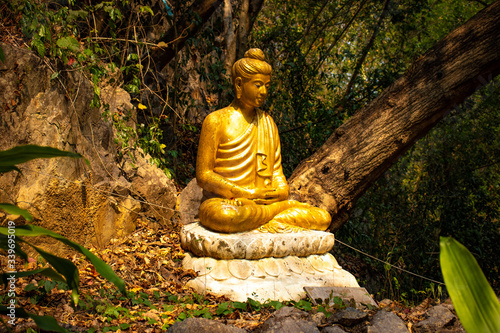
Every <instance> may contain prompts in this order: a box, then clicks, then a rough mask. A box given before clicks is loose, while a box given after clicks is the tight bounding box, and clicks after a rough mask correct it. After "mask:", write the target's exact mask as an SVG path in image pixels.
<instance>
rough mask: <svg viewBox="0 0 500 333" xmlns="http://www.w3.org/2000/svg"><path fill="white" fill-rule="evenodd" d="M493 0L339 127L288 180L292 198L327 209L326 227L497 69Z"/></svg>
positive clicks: (498, 10) (497, 6)
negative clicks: (328, 218)
mask: <svg viewBox="0 0 500 333" xmlns="http://www.w3.org/2000/svg"><path fill="white" fill-rule="evenodd" d="M499 31H500V1H497V2H495V3H493V4H491V5H490V6H489V7H487V8H485V9H484V10H482V11H481V12H479V13H478V14H476V15H475V16H474V17H473V18H471V19H470V20H469V21H468V22H467V23H465V24H464V25H462V26H460V27H459V28H457V29H456V30H454V31H453V32H451V33H450V34H448V35H447V36H446V37H445V38H443V39H442V40H441V41H439V42H438V43H437V44H436V45H435V46H434V47H433V48H431V49H430V50H429V51H427V52H426V53H425V54H424V55H423V56H422V57H420V59H418V60H417V61H416V62H415V63H414V64H413V65H412V66H411V67H410V68H409V69H408V70H407V71H406V73H405V74H404V75H403V76H402V77H401V78H400V79H398V80H397V81H396V82H394V83H393V84H392V85H391V86H389V87H388V88H387V89H385V90H384V91H383V93H382V94H381V95H380V96H379V97H377V98H376V99H375V100H373V101H372V102H371V103H370V104H368V105H367V106H366V107H365V108H363V109H362V110H360V111H358V112H357V113H356V114H355V115H354V116H353V117H352V118H351V119H350V120H349V121H348V122H346V123H345V124H344V125H342V126H341V127H339V128H338V129H337V130H336V131H335V132H334V133H333V134H332V135H331V136H330V138H329V139H328V140H327V141H326V143H325V144H324V145H323V146H322V147H321V148H320V149H319V150H318V151H317V152H316V153H315V154H313V155H312V156H311V157H310V158H308V159H306V160H304V161H302V162H301V163H300V164H299V166H298V167H297V168H296V169H295V171H294V173H293V175H292V176H291V177H290V179H289V183H290V190H291V193H292V194H291V198H292V199H296V200H300V201H304V202H309V203H311V204H313V205H316V206H319V207H322V208H325V209H327V210H328V211H329V212H330V213H331V214H332V224H331V226H330V230H331V231H335V230H338V229H339V228H340V227H341V226H342V225H343V224H344V223H345V222H346V221H347V219H348V218H349V214H350V212H351V211H352V209H353V207H354V204H355V202H356V200H357V199H358V198H359V197H360V196H361V195H362V194H363V193H364V192H365V191H366V189H368V187H369V186H370V185H371V184H372V183H373V182H374V181H375V180H376V179H377V178H379V177H380V176H382V174H383V173H384V172H385V171H386V170H387V169H389V167H391V166H392V165H393V164H394V162H395V161H396V160H397V159H398V158H399V157H400V156H401V155H402V154H403V153H404V152H405V151H406V150H407V149H408V148H410V147H411V146H412V145H413V144H414V143H415V142H416V141H417V140H418V139H419V138H421V137H422V136H424V135H425V134H426V133H427V132H428V131H429V130H430V129H431V128H432V127H433V126H434V125H436V123H437V122H438V121H439V120H441V119H442V118H443V117H444V116H445V115H446V114H447V113H448V112H449V111H450V110H451V109H453V108H455V107H456V106H458V104H459V103H461V102H462V101H464V100H465V98H467V97H468V96H470V95H471V94H472V93H473V92H474V91H475V90H477V89H478V88H479V87H481V86H483V85H485V84H486V83H487V82H489V81H490V80H492V79H493V78H494V77H495V76H496V75H498V74H499V73H500V34H499V33H498V32H499Z"/></svg>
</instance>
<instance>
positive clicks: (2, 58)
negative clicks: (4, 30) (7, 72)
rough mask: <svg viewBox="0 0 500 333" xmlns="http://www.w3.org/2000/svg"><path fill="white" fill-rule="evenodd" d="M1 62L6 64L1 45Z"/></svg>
mask: <svg viewBox="0 0 500 333" xmlns="http://www.w3.org/2000/svg"><path fill="white" fill-rule="evenodd" d="M0 60H1V61H2V62H5V53H3V49H2V46H1V45H0Z"/></svg>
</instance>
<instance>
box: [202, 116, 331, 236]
mask: <svg viewBox="0 0 500 333" xmlns="http://www.w3.org/2000/svg"><path fill="white" fill-rule="evenodd" d="M214 172H215V173H217V174H219V175H221V176H223V177H224V178H226V179H227V180H229V181H231V182H233V183H234V184H236V185H239V186H242V187H248V188H262V187H269V188H271V187H272V188H283V187H287V186H288V185H287V182H286V178H285V176H284V175H283V170H282V166H281V145H280V141H279V136H278V129H277V127H276V124H275V123H274V121H273V119H272V118H271V117H270V116H269V115H268V114H267V113H265V112H263V111H261V110H256V117H255V118H254V120H253V122H252V123H251V124H250V125H249V126H248V127H247V128H246V129H245V130H244V131H243V133H241V135H239V136H238V137H237V138H236V139H234V140H232V141H230V142H227V143H222V144H219V146H218V147H217V152H216V156H215V164H214ZM203 193H204V196H205V198H208V200H205V201H204V202H203V203H202V205H201V206H200V213H199V216H200V222H201V224H203V225H205V226H206V227H208V228H210V229H213V230H215V231H219V232H234V231H235V230H238V231H247V230H251V229H253V227H250V226H254V225H255V224H256V223H258V224H259V225H264V224H265V223H267V222H269V221H271V220H272V219H274V220H276V221H277V222H279V223H284V224H288V225H291V226H299V227H302V228H312V229H321V230H324V229H326V227H327V226H328V225H329V223H330V215H329V214H328V213H327V212H326V211H324V210H322V209H319V208H316V207H312V206H310V205H308V204H303V203H300V202H297V201H293V200H283V201H280V202H276V203H272V204H270V205H261V204H256V203H254V202H252V201H249V200H245V204H244V205H233V204H230V203H228V200H227V199H230V198H220V197H217V195H215V194H213V193H210V192H208V191H206V190H204V191H203ZM325 223H326V224H328V225H326V227H323V225H324V224H325ZM317 225H321V228H316V226H317Z"/></svg>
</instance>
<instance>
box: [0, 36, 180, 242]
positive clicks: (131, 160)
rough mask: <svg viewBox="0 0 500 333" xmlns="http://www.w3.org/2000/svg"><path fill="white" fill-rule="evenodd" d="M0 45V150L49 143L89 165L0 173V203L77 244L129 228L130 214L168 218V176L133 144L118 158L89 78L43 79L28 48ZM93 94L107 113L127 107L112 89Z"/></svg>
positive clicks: (172, 192) (44, 162) (43, 162)
mask: <svg viewBox="0 0 500 333" xmlns="http://www.w3.org/2000/svg"><path fill="white" fill-rule="evenodd" d="M2 49H3V51H4V53H5V62H0V110H1V118H0V128H1V130H0V149H1V150H6V149H10V148H12V147H14V146H17V145H23V144H37V145H41V146H51V147H55V148H58V149H62V150H67V151H72V152H77V153H80V154H82V155H83V156H84V157H85V158H86V159H88V161H89V162H90V166H89V165H87V164H86V163H85V161H84V160H82V159H79V160H75V159H70V158H52V159H37V160H33V161H31V162H28V163H25V164H22V165H20V169H21V170H22V174H19V173H16V172H10V173H6V174H3V175H0V188H2V191H0V202H8V203H14V204H17V205H18V206H20V207H22V208H25V209H28V210H29V211H30V213H31V214H32V215H33V216H34V217H35V222H34V223H35V224H38V225H40V226H42V227H45V228H48V229H51V230H53V231H55V232H58V233H60V234H62V235H64V236H66V237H68V238H69V239H71V240H74V241H77V242H79V243H81V244H83V245H85V246H96V247H103V246H105V245H106V244H108V243H109V241H110V240H111V239H113V238H120V237H123V236H125V235H127V234H129V233H130V232H132V231H133V230H134V229H135V221H136V219H137V217H138V214H145V215H146V216H150V217H154V218H155V219H156V220H157V221H159V222H160V223H167V221H169V220H171V218H172V216H173V214H174V208H175V202H176V196H177V195H176V189H175V187H174V185H173V182H172V181H171V180H170V179H169V178H168V177H167V176H166V175H165V174H164V173H163V172H162V171H161V170H160V169H158V168H157V167H155V166H153V165H151V164H149V163H148V162H147V156H146V157H144V156H143V155H144V154H143V153H142V151H141V150H140V149H129V150H128V151H127V152H126V154H123V156H124V157H123V158H122V157H120V155H119V154H118V150H117V147H116V144H115V142H114V128H113V126H112V124H111V122H110V121H106V120H104V119H103V117H102V115H101V113H102V110H100V109H98V108H92V107H90V104H91V100H92V98H93V96H94V90H93V86H92V84H91V83H90V82H89V81H88V80H87V79H86V78H84V77H83V76H82V75H80V74H78V73H77V72H69V71H68V72H65V71H61V72H60V73H59V76H58V77H57V78H56V79H52V80H51V74H52V70H51V69H50V68H49V67H48V66H47V65H46V64H45V63H44V61H43V60H42V59H40V58H39V57H37V56H36V55H34V54H33V53H32V52H31V51H29V50H27V49H23V48H17V47H13V46H11V45H7V44H2ZM101 98H102V100H104V101H105V103H106V104H108V105H109V114H110V116H113V115H114V116H115V117H120V115H121V114H126V113H129V112H133V111H134V109H133V106H132V104H131V103H130V96H129V95H128V94H127V93H126V92H125V91H123V90H122V89H120V88H111V87H107V88H103V89H101ZM145 202H149V203H151V204H145ZM47 242H50V241H49V240H47ZM55 244H57V243H55ZM47 246H49V247H52V245H51V244H50V243H47ZM51 249H54V248H51ZM58 249H59V250H61V248H58ZM56 252H57V251H56Z"/></svg>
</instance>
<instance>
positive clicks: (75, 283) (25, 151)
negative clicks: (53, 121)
mask: <svg viewBox="0 0 500 333" xmlns="http://www.w3.org/2000/svg"><path fill="white" fill-rule="evenodd" d="M52 157H73V158H81V157H82V156H81V155H80V154H77V153H71V152H66V151H62V150H59V149H56V148H52V147H42V146H36V145H25V146H17V147H14V148H12V149H9V150H6V151H0V173H5V172H9V171H18V172H21V171H20V169H19V168H18V167H17V165H18V164H21V163H24V162H27V161H30V160H33V159H36V158H52ZM87 163H89V162H88V161H87ZM0 209H2V210H5V211H7V212H8V213H10V214H19V215H22V216H23V217H24V218H25V219H26V220H28V221H31V220H32V219H33V217H32V216H31V214H29V212H28V211H26V210H24V209H21V208H19V207H17V206H15V205H11V204H0ZM12 231H13V232H12ZM20 236H26V237H33V236H49V237H52V238H54V239H56V240H59V241H60V242H62V243H64V244H66V245H68V246H70V247H71V248H73V249H74V250H76V251H77V252H79V253H81V254H83V255H84V256H85V257H86V258H87V259H88V260H89V261H90V262H91V263H92V264H93V265H94V267H95V269H96V271H97V272H99V273H100V274H101V275H102V276H103V277H105V278H106V279H107V280H108V281H110V282H112V283H113V284H115V286H116V287H117V288H118V289H119V290H120V291H121V292H122V293H126V290H125V282H124V281H123V280H122V279H120V278H119V277H118V276H117V275H116V274H115V273H114V271H113V270H112V269H111V267H109V266H108V265H107V264H106V263H105V262H103V261H102V260H101V259H99V258H98V257H97V256H96V255H94V254H93V253H92V252H90V251H89V250H88V249H86V248H85V247H83V246H81V245H80V244H78V243H75V242H73V241H70V240H69V239H67V238H65V237H63V236H61V235H59V234H57V233H55V232H52V231H50V230H47V229H45V228H42V227H38V226H35V225H30V224H28V225H24V226H15V225H13V223H10V222H9V226H8V227H0V248H1V249H3V250H5V251H6V252H7V253H8V254H9V258H11V256H12V257H15V255H18V256H20V257H21V258H23V259H24V260H27V259H28V256H27V255H26V253H25V252H24V251H23V249H22V248H21V247H20V246H19V243H25V244H27V245H29V246H31V247H32V248H33V249H34V250H36V251H37V252H38V253H39V254H40V255H41V256H42V257H43V258H44V259H45V260H46V261H47V262H48V263H49V264H50V265H51V266H52V267H53V268H43V269H36V270H32V271H27V272H16V271H15V269H14V264H13V263H12V264H11V263H9V267H10V271H9V272H7V273H2V274H1V279H2V282H3V284H4V285H5V286H8V285H9V284H10V283H11V282H10V281H15V279H17V278H19V277H24V276H31V275H35V274H40V275H44V276H46V277H48V278H51V279H53V280H54V281H55V282H64V283H65V284H67V285H68V286H69V288H71V289H72V295H71V298H72V300H73V303H74V304H75V306H77V305H78V299H79V294H78V289H79V272H78V268H77V267H76V266H75V265H74V264H73V263H72V262H71V261H70V260H68V259H65V258H60V257H57V256H55V255H53V254H51V253H49V252H46V251H45V250H43V249H41V248H39V247H37V246H35V245H33V244H31V243H29V242H28V241H26V240H24V239H23V238H21V237H20ZM55 282H52V281H51V282H47V281H46V282H45V284H46V288H50V285H52V287H53V286H55ZM50 289H52V288H50ZM47 291H48V290H47ZM11 308H12V307H11ZM11 308H9V307H7V306H3V305H2V306H0V313H2V314H9V313H10V310H11ZM15 313H16V316H17V317H30V318H32V319H33V320H35V322H36V323H37V325H38V326H39V327H40V328H41V329H45V330H51V331H55V332H66V330H65V329H64V328H62V327H60V326H59V325H58V324H57V322H56V321H55V319H54V318H52V317H50V316H37V315H34V314H30V313H27V312H25V311H24V310H23V309H22V308H15ZM4 325H5V323H4ZM6 327H7V326H6Z"/></svg>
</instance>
